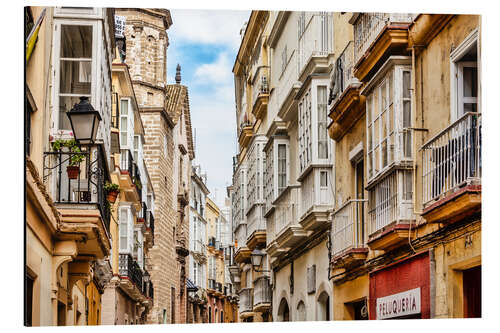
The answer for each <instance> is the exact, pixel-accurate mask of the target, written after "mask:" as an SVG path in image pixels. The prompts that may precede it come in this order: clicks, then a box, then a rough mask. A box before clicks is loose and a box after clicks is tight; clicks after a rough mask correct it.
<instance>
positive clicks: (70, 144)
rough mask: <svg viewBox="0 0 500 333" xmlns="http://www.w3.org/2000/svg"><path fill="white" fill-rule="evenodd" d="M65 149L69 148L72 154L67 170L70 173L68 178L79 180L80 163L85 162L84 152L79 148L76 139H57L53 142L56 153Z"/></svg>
mask: <svg viewBox="0 0 500 333" xmlns="http://www.w3.org/2000/svg"><path fill="white" fill-rule="evenodd" d="M63 147H66V148H68V149H69V151H70V152H71V153H72V154H71V155H70V158H69V165H68V166H67V168H66V171H67V172H68V178H69V179H77V178H78V174H79V173H80V163H81V162H82V161H83V159H84V155H83V154H82V151H81V150H80V147H79V146H78V144H77V142H76V141H75V139H71V140H61V139H57V140H55V141H54V142H52V149H53V150H54V151H60V150H61V149H62V148H63Z"/></svg>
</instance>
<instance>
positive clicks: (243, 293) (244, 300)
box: [238, 288, 253, 318]
mask: <svg viewBox="0 0 500 333" xmlns="http://www.w3.org/2000/svg"><path fill="white" fill-rule="evenodd" d="M238 296H239V297H240V301H239V302H238V305H239V313H240V317H242V318H246V317H248V316H252V315H253V288H244V289H241V290H240V292H239V294H238Z"/></svg>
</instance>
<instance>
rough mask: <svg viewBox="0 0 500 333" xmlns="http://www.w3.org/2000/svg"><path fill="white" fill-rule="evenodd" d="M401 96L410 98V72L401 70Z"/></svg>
mask: <svg viewBox="0 0 500 333" xmlns="http://www.w3.org/2000/svg"><path fill="white" fill-rule="evenodd" d="M403 98H410V72H408V71H403Z"/></svg>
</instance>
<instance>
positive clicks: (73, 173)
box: [66, 165, 80, 179]
mask: <svg viewBox="0 0 500 333" xmlns="http://www.w3.org/2000/svg"><path fill="white" fill-rule="evenodd" d="M66 171H67V172H68V178H69V179H77V178H78V174H79V173H80V167H79V166H78V165H68V167H67V168H66Z"/></svg>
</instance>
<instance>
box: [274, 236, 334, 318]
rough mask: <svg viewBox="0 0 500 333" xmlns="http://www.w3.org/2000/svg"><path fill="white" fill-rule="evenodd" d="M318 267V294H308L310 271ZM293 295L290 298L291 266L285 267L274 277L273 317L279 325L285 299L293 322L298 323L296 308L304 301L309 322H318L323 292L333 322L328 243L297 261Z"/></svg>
mask: <svg viewBox="0 0 500 333" xmlns="http://www.w3.org/2000/svg"><path fill="white" fill-rule="evenodd" d="M312 265H316V290H315V292H314V293H311V294H307V268H308V267H310V266H312ZM293 270H294V293H293V294H290V284H289V276H290V264H288V265H286V266H285V267H283V268H282V269H280V270H279V271H278V272H276V275H275V282H274V289H273V307H272V311H273V313H272V315H273V319H274V320H275V321H280V319H279V316H278V308H279V305H280V302H281V300H282V298H285V299H286V300H287V302H288V306H289V310H290V321H295V320H297V306H298V304H299V302H300V301H303V302H304V304H305V307H306V320H307V321H310V320H318V297H319V296H320V295H321V293H322V292H326V293H327V294H328V295H329V296H330V305H329V307H330V319H331V318H332V311H331V309H332V304H333V297H332V287H331V282H330V281H329V280H328V250H327V247H326V242H325V241H322V242H321V243H319V244H318V245H316V246H315V247H314V248H312V249H311V250H309V251H308V252H306V253H305V254H303V255H302V256H300V257H299V258H297V259H295V260H294V267H293Z"/></svg>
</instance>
